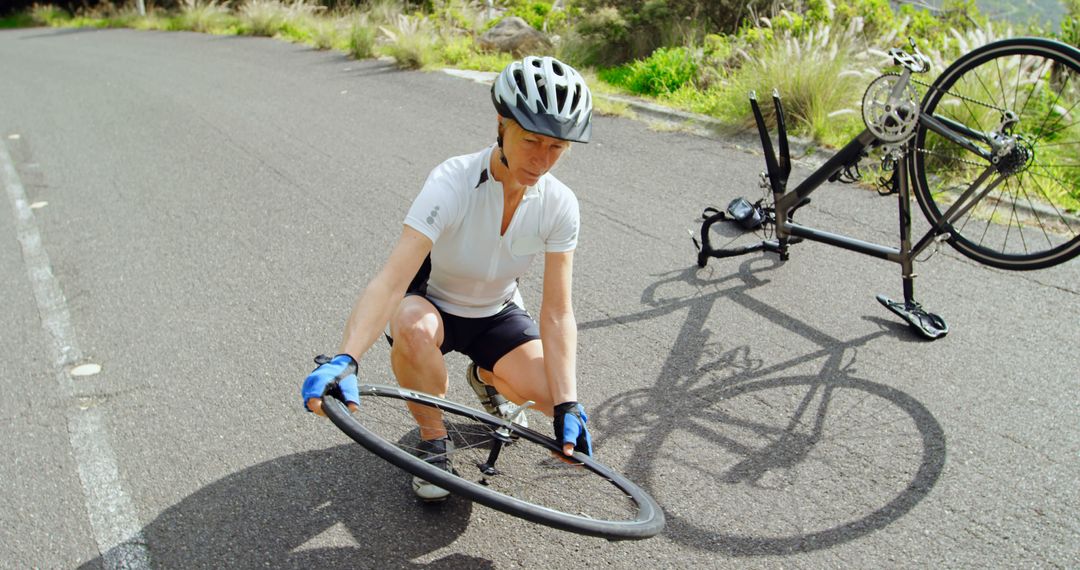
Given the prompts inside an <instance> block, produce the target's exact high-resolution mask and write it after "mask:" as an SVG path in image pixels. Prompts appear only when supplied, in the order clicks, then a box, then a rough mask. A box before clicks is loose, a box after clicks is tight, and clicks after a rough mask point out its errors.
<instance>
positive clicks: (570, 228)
mask: <svg viewBox="0 0 1080 570" xmlns="http://www.w3.org/2000/svg"><path fill="white" fill-rule="evenodd" d="M560 198H561V199H560V200H559V201H558V207H557V209H556V211H555V219H554V220H553V221H554V223H553V224H552V226H551V231H550V233H549V234H548V235H547V237H546V238H545V239H544V251H546V252H548V253H563V252H567V251H573V250H574V249H575V248H576V247H577V238H578V230H579V229H580V226H581V218H580V215H579V212H578V200H577V196H574V193H573V192H571V191H570V190H569V189H565V192H564V193H563V195H562V196H560Z"/></svg>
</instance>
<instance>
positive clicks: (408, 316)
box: [390, 302, 442, 352]
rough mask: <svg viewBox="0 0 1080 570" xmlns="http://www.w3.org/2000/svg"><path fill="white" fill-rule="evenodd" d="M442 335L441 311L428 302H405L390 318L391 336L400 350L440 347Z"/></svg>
mask: <svg viewBox="0 0 1080 570" xmlns="http://www.w3.org/2000/svg"><path fill="white" fill-rule="evenodd" d="M425 304H426V305H427V306H426V307H425V306H424V305H425ZM441 335H442V321H441V319H440V318H439V313H438V312H437V311H435V310H434V308H433V307H431V305H430V304H427V303H424V304H420V303H404V302H403V303H402V304H401V306H400V307H399V308H398V310H397V311H396V312H395V313H394V316H393V317H391V319H390V336H391V337H392V338H393V344H394V348H395V349H398V350H405V351H409V352H411V351H415V350H423V349H426V348H430V347H432V346H435V347H438V346H439V344H440V343H441V342H442V339H441V338H440V336H441Z"/></svg>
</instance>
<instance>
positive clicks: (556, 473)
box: [323, 385, 664, 540]
mask: <svg viewBox="0 0 1080 570" xmlns="http://www.w3.org/2000/svg"><path fill="white" fill-rule="evenodd" d="M360 394H361V405H360V408H359V409H358V410H357V411H356V412H354V413H351V412H349V410H348V408H346V407H345V405H344V404H342V403H341V401H340V400H338V399H336V398H324V399H323V401H324V405H323V409H324V410H326V413H327V416H329V418H330V420H331V421H333V422H334V424H335V425H337V426H338V428H340V429H341V430H342V431H344V432H345V433H346V434H347V435H349V437H351V438H352V439H354V440H356V442H357V443H359V444H360V445H362V446H364V447H365V448H367V449H368V450H369V451H371V452H372V453H374V454H376V455H378V456H380V457H382V458H383V459H385V460H387V461H389V462H390V463H392V464H394V465H396V466H397V467H400V468H401V469H404V470H405V471H407V472H409V473H411V474H413V475H416V476H418V477H421V478H423V479H425V480H427V481H430V482H432V483H434V484H436V485H438V486H440V487H442V488H444V489H446V490H448V491H450V492H452V493H456V494H458V495H461V496H463V497H466V498H468V499H471V500H473V501H476V502H477V503H480V504H482V505H486V506H488V507H491V508H493V509H496V510H499V511H502V512H504V513H507V514H511V515H514V516H518V517H521V518H523V519H526V520H528V521H532V522H535V523H540V524H544V525H548V526H551V527H554V528H558V529H562V530H567V531H571V532H576V533H580V534H586V535H591V536H599V537H603V538H607V539H609V540H635V539H644V538H649V537H652V536H655V535H656V534H657V533H659V532H660V531H661V530H662V529H663V527H664V514H663V511H661V510H660V507H659V506H658V505H657V504H656V501H654V500H653V499H652V497H650V496H649V495H648V494H647V493H646V492H645V491H643V490H642V489H641V488H640V487H638V486H637V485H635V484H634V483H632V482H631V481H629V480H628V479H626V478H625V477H623V476H622V475H619V474H618V473H615V472H614V471H612V470H611V469H609V468H608V467H605V466H604V465H602V464H600V463H598V462H597V461H595V460H594V459H592V458H591V457H588V456H585V455H582V454H579V453H575V454H574V460H575V462H574V463H569V462H567V461H564V460H561V459H558V458H557V457H556V456H555V454H559V455H561V452H560V449H561V446H560V445H559V444H558V443H557V442H556V441H555V440H553V439H551V438H549V437H547V436H545V435H542V434H540V433H538V432H535V431H533V430H530V429H528V428H523V427H521V426H518V425H517V424H509V423H507V422H504V421H503V420H501V419H499V418H496V417H494V416H491V415H489V414H487V413H484V412H481V411H479V410H474V409H472V408H468V407H465V406H462V405H459V404H455V403H453V402H450V401H448V400H444V399H442V398H436V397H434V396H430V395H427V394H423V393H420V392H415V391H412V390H406V389H402V388H398V387H395V386H380V385H361V386H360ZM406 404H408V405H410V406H413V407H414V408H415V407H416V406H423V407H431V408H437V409H439V410H441V411H442V414H443V421H444V424H445V425H446V429H447V433H448V435H449V436H450V438H451V440H452V442H453V444H454V445H453V451H452V452H451V457H450V460H451V463H452V465H453V467H454V471H455V473H454V474H450V473H448V472H446V471H443V470H440V469H438V468H435V467H433V466H432V465H430V464H428V463H427V462H425V461H423V460H421V459H419V458H418V457H417V456H416V453H417V449H416V447H417V444H418V443H419V441H420V436H419V429H418V427H417V424H416V420H415V419H414V418H413V416H412V414H411V413H410V411H409V409H408V407H407V406H406ZM500 431H501V433H500ZM508 436H509V437H508ZM493 445H498V446H500V451H499V453H498V459H497V461H496V462H495V465H494V467H495V471H492V470H485V469H484V467H485V464H487V463H489V461H490V459H491V457H490V456H491V449H492V447H493Z"/></svg>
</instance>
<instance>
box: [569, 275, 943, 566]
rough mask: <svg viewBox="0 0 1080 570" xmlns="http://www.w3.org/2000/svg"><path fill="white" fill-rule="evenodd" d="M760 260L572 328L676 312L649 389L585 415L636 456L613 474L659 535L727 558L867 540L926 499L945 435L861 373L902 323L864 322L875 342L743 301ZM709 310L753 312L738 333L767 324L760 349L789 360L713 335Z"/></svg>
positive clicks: (672, 282) (896, 393)
mask: <svg viewBox="0 0 1080 570" xmlns="http://www.w3.org/2000/svg"><path fill="white" fill-rule="evenodd" d="M760 262H761V260H760V259H754V260H750V261H748V262H746V263H744V264H743V265H742V266H741V267H740V268H739V271H738V272H736V273H734V274H731V275H727V276H723V277H720V278H718V279H704V278H702V273H704V272H702V271H698V270H697V269H696V268H690V269H687V270H682V271H677V272H672V273H669V274H666V275H665V276H663V277H664V278H663V279H661V280H659V281H658V282H656V283H654V284H652V285H650V286H649V287H647V288H646V290H645V293H644V295H643V297H642V302H643V304H646V305H648V306H649V308H647V309H645V310H643V311H641V312H638V313H636V314H632V315H620V316H618V317H612V318H609V319H607V320H606V321H597V322H593V323H585V324H584V326H583V328H597V327H602V326H606V325H607V324H608V321H610V322H611V323H627V322H634V321H638V320H647V319H652V318H657V317H660V316H663V315H667V314H670V313H673V312H676V311H682V312H685V314H686V319H685V321H683V324H682V326H681V328H680V329H679V330H678V333H677V336H676V338H675V340H674V343H673V346H672V349H671V351H670V352H669V353H668V355H667V357H666V360H665V362H664V363H663V365H662V367H661V372H660V374H659V376H658V378H657V380H656V382H655V383H654V385H653V386H652V387H650V388H645V389H641V390H637V391H633V392H628V393H624V394H621V395H620V396H618V397H616V398H613V399H611V400H609V401H607V402H605V403H604V404H602V405H601V406H598V407H597V408H596V410H595V414H596V418H597V419H600V420H602V421H603V425H604V426H605V429H604V433H607V434H619V438H620V439H624V440H625V439H630V440H634V441H635V442H636V443H639V444H640V445H630V446H629V448H630V449H633V450H634V452H633V454H632V455H631V456H630V457H629V460H628V461H627V463H626V466H625V467H624V468H623V470H624V472H625V473H626V474H627V475H628V476H629V477H631V478H632V479H634V480H635V481H638V482H639V483H641V484H643V486H644V487H645V488H646V489H648V490H649V492H650V493H651V494H653V496H654V497H655V498H656V499H657V500H658V502H659V503H660V504H661V505H662V506H663V507H664V509H665V514H666V516H667V521H668V522H667V530H666V531H665V536H667V537H668V538H670V539H672V540H675V541H677V542H680V543H684V544H686V545H688V546H691V547H694V548H698V549H701V550H705V551H712V552H719V553H723V554H727V555H730V556H758V555H783V554H793V553H799V552H809V551H813V550H818V549H821V548H828V547H831V546H835V545H837V544H841V543H845V542H849V541H852V540H855V539H858V538H860V537H863V536H866V535H868V534H869V533H872V532H874V531H876V530H879V529H882V528H884V527H886V526H888V525H889V524H891V523H892V522H894V521H896V520H898V519H900V518H901V517H903V516H904V515H905V514H906V513H908V512H910V511H911V510H912V509H913V508H914V507H915V506H916V505H917V504H918V503H919V502H920V501H921V500H922V499H923V498H925V497H926V496H927V495H928V494H929V492H930V490H931V489H932V488H933V487H934V485H935V483H936V481H937V480H938V478H939V477H940V475H941V473H942V470H943V468H944V462H945V436H944V431H943V429H942V428H941V425H940V424H939V423H938V422H937V420H936V419H935V418H934V417H933V415H932V414H931V413H930V411H929V410H927V408H926V407H925V406H923V405H922V404H921V403H920V402H919V401H917V400H915V399H914V398H912V397H911V396H910V395H908V394H906V393H904V392H902V391H900V390H897V389H895V388H893V387H891V386H889V385H888V380H889V376H888V375H882V378H883V380H884V381H883V382H875V381H872V380H870V379H867V378H863V377H861V373H860V371H859V369H858V366H857V365H859V364H860V363H861V360H862V354H861V353H860V349H861V348H862V347H864V346H866V345H868V344H870V343H872V342H873V341H875V340H876V339H879V338H883V337H896V338H897V339H898V340H909V339H910V340H912V341H915V340H916V339H915V337H914V335H912V334H910V332H909V331H906V330H904V329H906V325H899V326H898V325H895V324H894V323H892V322H890V321H886V320H883V319H877V318H875V317H866V320H867V321H868V322H871V323H873V324H875V325H877V327H876V328H877V330H874V331H872V332H869V333H868V334H864V335H863V336H861V337H858V338H854V339H851V340H841V339H837V338H834V337H832V336H830V335H829V334H827V333H826V332H824V331H822V330H819V329H816V328H814V327H813V326H811V325H809V324H808V323H805V322H800V321H798V320H796V319H794V318H793V317H791V316H790V315H788V314H785V313H783V312H782V311H779V310H777V309H775V308H774V307H772V306H771V305H769V304H767V303H765V302H762V301H761V300H759V299H758V298H756V297H755V296H753V295H751V290H752V289H754V288H756V287H759V286H761V285H763V284H765V283H767V281H765V280H763V279H762V278H761V277H760V275H759V274H760V273H761V269H760V268H754V266H753V264H755V263H760ZM770 267H775V265H773V266H770ZM660 291H666V294H664V295H661V294H660ZM721 300H723V301H724V302H731V303H734V304H735V305H736V306H737V307H738V308H741V309H745V310H748V311H749V312H750V313H752V314H753V320H752V322H754V323H755V326H756V327H758V329H759V330H755V331H751V332H748V333H747V334H748V335H757V334H764V331H761V330H760V329H761V328H764V327H769V328H770V329H772V330H770V331H768V332H769V334H768V339H769V341H770V342H769V346H772V347H776V346H777V344H779V346H790V347H800V348H790V349H789V348H782V349H780V350H778V351H777V350H768V351H764V350H763V351H758V350H757V349H756V348H755V345H752V344H741V345H739V344H736V343H733V342H731V340H730V339H732V338H739V337H738V336H736V335H725V336H724V337H723V338H721V337H719V335H714V333H713V332H712V331H711V330H710V328H709V325H710V324H711V321H710V314H711V313H712V312H713V309H714V305H715V304H716V303H717V302H718V301H721ZM727 308H730V307H727ZM776 329H779V330H776ZM736 342H738V341H736ZM889 342H894V341H893V340H891V339H890V341H889ZM807 345H809V346H810V348H809V349H807V348H806V346H807ZM870 354H871V356H870V357H869V358H873V356H874V354H873V353H870ZM882 368H884V367H882V366H880V365H877V366H874V363H873V361H871V362H870V365H869V366H867V369H868V370H872V371H873V370H880V369H882ZM886 370H887V368H886ZM604 438H605V436H603V435H601V436H599V437H598V438H597V439H598V445H601V444H602V440H603V439H604ZM704 497H708V500H702V499H703V498H704Z"/></svg>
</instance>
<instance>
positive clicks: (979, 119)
mask: <svg viewBox="0 0 1080 570" xmlns="http://www.w3.org/2000/svg"><path fill="white" fill-rule="evenodd" d="M921 109H922V112H923V113H924V114H929V115H933V116H936V117H939V118H940V117H945V118H947V119H951V120H953V121H956V122H959V123H962V124H963V125H965V126H966V127H968V128H970V129H973V130H975V131H977V132H980V133H987V132H989V131H992V130H994V129H995V128H996V127H999V126H1000V125H1001V124H1002V120H1003V117H1004V114H1003V113H1002V111H1012V112H1013V113H1016V116H1017V119H1018V121H1017V122H1016V123H1015V125H1013V126H1012V128H1011V132H1012V133H1013V134H1014V135H1019V136H1020V137H1022V138H1021V139H1018V140H1019V141H1020V142H1019V144H1018V145H1017V146H1018V147H1023V150H1018V151H1014V152H1013V153H1011V154H1010V155H1009V156H1007V157H1002V158H1000V159H999V160H1001V161H1002V163H1000V164H998V165H992V164H991V162H990V160H988V159H986V158H983V157H980V156H978V155H976V154H975V153H972V152H970V151H968V150H964V149H963V148H962V147H961V146H960V145H958V144H956V143H955V142H953V141H951V140H949V139H948V138H947V137H944V136H942V135H941V134H939V133H937V132H935V131H933V130H931V129H929V128H928V127H927V125H926V124H924V123H920V125H919V127H918V129H917V130H916V134H915V137H914V139H913V142H912V148H911V152H909V153H908V165H909V167H910V168H911V172H912V173H913V176H912V177H911V178H912V183H913V187H914V193H915V197H916V199H917V201H918V203H919V206H920V207H921V209H922V211H923V214H925V216H926V218H927V220H928V221H929V222H930V223H931V224H932V225H935V226H936V225H938V224H942V225H943V229H944V230H945V231H946V232H947V233H948V234H949V240H948V241H949V244H950V245H952V247H954V248H955V249H956V250H958V251H959V252H960V253H962V254H964V255H966V256H967V257H969V258H971V259H973V260H975V261H978V262H980V263H983V264H986V265H990V266H993V267H998V268H1001V269H1010V270H1032V269H1042V268H1045V267H1050V266H1052V265H1057V264H1059V263H1062V262H1064V261H1067V260H1069V259H1072V258H1073V257H1075V256H1076V255H1077V254H1080V216H1078V215H1076V214H1075V213H1070V212H1068V211H1067V210H1065V209H1064V208H1062V207H1060V206H1055V205H1054V201H1055V200H1057V201H1061V197H1062V196H1063V195H1064V196H1068V197H1069V198H1068V199H1070V200H1074V201H1080V160H1077V158H1076V157H1077V155H1080V51H1078V50H1077V49H1075V48H1073V47H1071V46H1068V45H1065V44H1062V43H1059V42H1056V41H1052V40H1047V39H1042V38H1012V39H1007V40H1001V41H997V42H992V43H989V44H986V45H984V46H982V47H979V48H977V49H975V50H972V51H971V52H969V53H967V54H965V55H964V56H962V57H960V58H959V59H957V60H956V61H955V62H953V63H952V65H950V66H949V67H948V68H946V69H945V71H944V72H942V74H941V75H940V76H939V77H938V78H937V79H936V80H935V81H934V83H933V84H932V85H931V86H930V88H929V90H928V91H927V93H926V95H925V96H924V98H923V101H922V106H921ZM968 138H969V140H970V139H972V137H968ZM978 146H980V147H981V148H984V149H986V150H989V144H988V143H985V141H982V142H981V143H980V144H979V145H978ZM1005 161H1011V166H1007V167H1006V166H1004V165H1006V164H1009V163H1007V162H1005ZM1021 163H1022V164H1021ZM988 169H990V170H992V172H991V173H990V176H989V178H987V179H986V184H987V185H989V184H992V183H994V182H995V181H997V180H998V179H999V178H1000V179H1001V180H1000V183H999V184H998V186H996V187H993V188H992V189H991V190H989V192H988V193H987V194H986V195H984V196H982V197H980V198H978V200H979V202H978V204H976V205H975V207H973V208H972V209H971V210H969V211H967V212H966V213H963V214H962V215H960V216H959V217H957V218H956V219H954V220H952V221H944V222H943V221H942V219H943V218H944V214H946V213H947V212H948V208H949V207H950V206H951V205H952V203H953V202H954V201H955V200H956V198H957V196H958V195H959V194H960V193H962V191H963V190H964V189H966V188H968V187H969V185H971V184H972V183H973V182H974V181H976V180H977V179H978V178H979V175H981V174H982V173H984V172H987V171H988ZM1013 170H1015V172H1014V171H1013ZM979 193H980V191H979V190H977V191H976V192H975V193H974V194H972V195H973V196H978V195H979ZM1051 198H1053V200H1052V199H1051Z"/></svg>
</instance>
